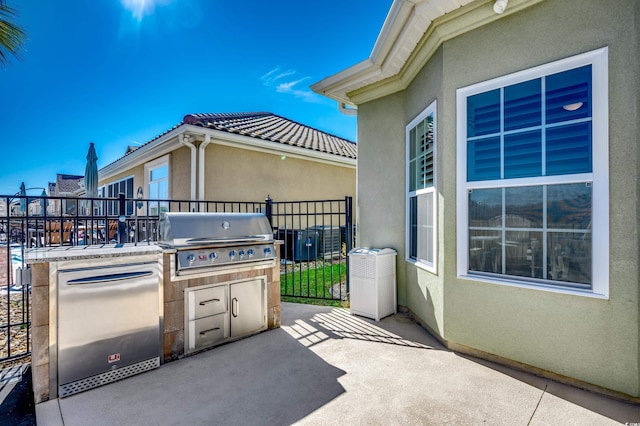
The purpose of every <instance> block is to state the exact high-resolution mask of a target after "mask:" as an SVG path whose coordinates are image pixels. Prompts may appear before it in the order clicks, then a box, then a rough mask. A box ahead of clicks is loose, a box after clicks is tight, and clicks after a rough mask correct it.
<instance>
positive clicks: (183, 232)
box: [158, 212, 273, 248]
mask: <svg viewBox="0 0 640 426" xmlns="http://www.w3.org/2000/svg"><path fill="white" fill-rule="evenodd" d="M159 234H160V238H159V241H158V243H159V244H160V245H163V246H168V247H174V248H180V247H195V246H213V245H223V244H236V243H256V242H261V241H273V232H272V230H271V225H269V220H268V219H267V217H266V216H265V215H263V214H261V213H191V212H189V213H180V212H167V213H162V214H161V216H160V223H159Z"/></svg>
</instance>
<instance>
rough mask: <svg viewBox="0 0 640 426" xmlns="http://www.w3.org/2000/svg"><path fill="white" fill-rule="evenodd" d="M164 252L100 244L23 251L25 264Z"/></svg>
mask: <svg viewBox="0 0 640 426" xmlns="http://www.w3.org/2000/svg"><path fill="white" fill-rule="evenodd" d="M163 251H164V250H163V248H162V247H160V246H158V245H157V244H146V243H145V244H139V245H135V244H123V245H121V244H101V245H90V246H63V247H40V248H33V249H29V250H25V253H24V260H25V262H26V263H29V264H32V263H47V262H59V261H65V260H74V259H92V258H96V259H97V258H105V257H123V256H134V255H141V254H157V253H162V252H163Z"/></svg>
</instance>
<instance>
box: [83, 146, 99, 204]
mask: <svg viewBox="0 0 640 426" xmlns="http://www.w3.org/2000/svg"><path fill="white" fill-rule="evenodd" d="M84 190H85V197H87V198H95V197H97V196H98V156H97V155H96V149H95V147H94V146H93V142H91V143H90V144H89V152H88V153H87V166H86V167H85V169H84Z"/></svg>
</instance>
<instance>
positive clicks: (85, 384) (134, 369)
mask: <svg viewBox="0 0 640 426" xmlns="http://www.w3.org/2000/svg"><path fill="white" fill-rule="evenodd" d="M158 367H160V357H155V358H152V359H148V360H146V361H141V362H138V363H135V364H131V365H127V366H126V367H122V368H118V369H116V370H113V371H107V372H106V373H100V374H96V375H95V376H91V377H87V378H86V379H82V380H76V381H75V382H71V383H66V384H64V385H60V386H58V397H59V398H65V397H67V396H71V395H74V394H76V393H79V392H84V391H87V390H89V389H93V388H96V387H98V386H102V385H106V384H108V383H113V382H117V381H118V380H122V379H126V378H127V377H131V376H135V375H136V374H140V373H144V372H145V371H149V370H153V369H154V368H158Z"/></svg>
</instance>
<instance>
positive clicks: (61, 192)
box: [47, 173, 84, 214]
mask: <svg viewBox="0 0 640 426" xmlns="http://www.w3.org/2000/svg"><path fill="white" fill-rule="evenodd" d="M48 189H49V191H48V193H49V196H50V197H80V196H82V195H84V176H79V175H69V174H62V173H58V174H57V175H56V181H55V182H49V184H48ZM61 207H62V210H60V208H61ZM77 208H78V205H77V202H76V200H75V199H73V200H61V199H55V198H52V199H50V200H49V201H48V207H47V211H48V212H50V213H52V214H59V212H61V213H62V214H76V209H77Z"/></svg>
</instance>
